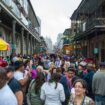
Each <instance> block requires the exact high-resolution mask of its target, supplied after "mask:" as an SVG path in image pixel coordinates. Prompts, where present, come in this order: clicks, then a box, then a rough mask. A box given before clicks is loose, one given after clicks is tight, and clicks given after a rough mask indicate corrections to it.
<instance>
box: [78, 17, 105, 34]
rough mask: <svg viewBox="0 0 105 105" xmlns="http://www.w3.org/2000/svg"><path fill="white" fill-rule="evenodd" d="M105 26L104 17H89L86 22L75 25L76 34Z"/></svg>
mask: <svg viewBox="0 0 105 105" xmlns="http://www.w3.org/2000/svg"><path fill="white" fill-rule="evenodd" d="M104 26H105V18H100V17H98V18H90V19H88V20H87V21H86V22H83V23H80V24H79V25H77V34H81V33H83V32H87V31H90V30H91V29H94V28H101V27H104Z"/></svg>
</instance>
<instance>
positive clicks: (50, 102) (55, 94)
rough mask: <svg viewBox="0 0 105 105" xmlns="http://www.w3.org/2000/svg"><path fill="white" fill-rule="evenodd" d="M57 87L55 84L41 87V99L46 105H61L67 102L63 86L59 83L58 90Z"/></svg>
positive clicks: (47, 83) (45, 84) (46, 84)
mask: <svg viewBox="0 0 105 105" xmlns="http://www.w3.org/2000/svg"><path fill="white" fill-rule="evenodd" d="M55 86H56V84H55V82H53V83H49V82H46V83H44V84H43V86H42V87H41V96H40V98H41V99H42V100H45V105H61V102H64V101H65V94H64V89H63V85H62V84H61V83H58V84H57V88H56V89H55Z"/></svg>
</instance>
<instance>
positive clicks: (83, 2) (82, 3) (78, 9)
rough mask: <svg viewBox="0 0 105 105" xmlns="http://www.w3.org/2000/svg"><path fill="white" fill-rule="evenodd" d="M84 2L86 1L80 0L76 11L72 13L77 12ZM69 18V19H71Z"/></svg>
mask: <svg viewBox="0 0 105 105" xmlns="http://www.w3.org/2000/svg"><path fill="white" fill-rule="evenodd" d="M85 1H86V0H82V1H81V2H80V4H79V5H78V7H77V9H75V10H74V12H78V10H79V8H80V7H81V6H82V4H83V3H84V2H85ZM74 12H73V14H74ZM73 14H72V15H73ZM71 17H72V16H71ZM71 17H70V19H71Z"/></svg>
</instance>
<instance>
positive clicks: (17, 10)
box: [3, 0, 20, 18]
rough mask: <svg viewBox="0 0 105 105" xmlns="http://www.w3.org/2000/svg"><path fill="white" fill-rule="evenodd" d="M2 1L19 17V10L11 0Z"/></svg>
mask: <svg viewBox="0 0 105 105" xmlns="http://www.w3.org/2000/svg"><path fill="white" fill-rule="evenodd" d="M3 3H4V4H5V5H6V6H7V7H8V8H9V9H10V10H11V11H12V12H13V13H14V14H15V15H16V16H17V17H18V18H19V17H20V11H19V9H18V7H17V5H16V4H15V3H14V2H13V0H3Z"/></svg>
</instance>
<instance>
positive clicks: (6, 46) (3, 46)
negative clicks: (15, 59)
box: [0, 38, 10, 51]
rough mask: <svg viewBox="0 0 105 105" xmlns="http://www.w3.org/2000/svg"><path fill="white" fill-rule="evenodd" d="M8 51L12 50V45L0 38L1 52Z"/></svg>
mask: <svg viewBox="0 0 105 105" xmlns="http://www.w3.org/2000/svg"><path fill="white" fill-rule="evenodd" d="M6 50H10V45H9V44H8V43H7V42H6V41H4V40H3V39H2V38H0V51H6Z"/></svg>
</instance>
